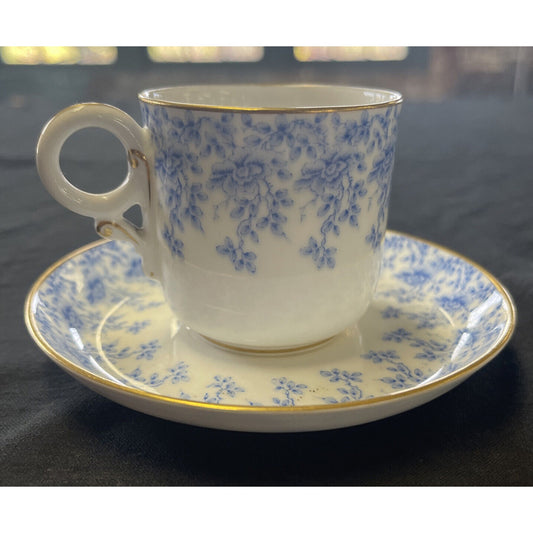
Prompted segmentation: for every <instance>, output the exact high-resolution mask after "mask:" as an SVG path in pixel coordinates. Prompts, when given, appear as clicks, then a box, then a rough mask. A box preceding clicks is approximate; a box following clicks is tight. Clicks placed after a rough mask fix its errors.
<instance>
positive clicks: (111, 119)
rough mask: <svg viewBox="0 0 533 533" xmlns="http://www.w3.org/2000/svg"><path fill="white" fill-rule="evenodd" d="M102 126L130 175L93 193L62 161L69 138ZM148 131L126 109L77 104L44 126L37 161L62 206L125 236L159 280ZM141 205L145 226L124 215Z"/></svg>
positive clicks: (102, 230)
mask: <svg viewBox="0 0 533 533" xmlns="http://www.w3.org/2000/svg"><path fill="white" fill-rule="evenodd" d="M90 127H97V128H103V129H105V130H107V131H109V132H111V133H112V134H114V135H115V136H116V137H117V138H118V139H119V141H120V142H121V143H122V145H123V146H124V148H125V150H126V154H127V158H128V173H127V175H126V177H125V179H124V181H123V182H122V183H121V184H120V185H119V186H118V187H117V188H116V189H113V190H112V191H109V192H106V193H103V194H93V193H88V192H85V191H82V190H81V189H78V188H77V187H75V186H74V185H72V183H70V182H69V181H68V179H67V178H66V177H65V175H64V174H63V172H62V171H61V167H60V164H59V155H60V153H61V148H62V147H63V144H64V143H65V141H66V140H67V139H68V138H69V137H70V136H71V135H72V134H73V133H75V132H76V131H78V130H81V129H83V128H90ZM150 150H151V149H150V141H149V133H148V131H147V130H145V129H143V128H142V127H141V126H139V125H138V124H137V122H136V121H135V120H133V119H132V118H131V117H130V116H129V115H128V114H127V113H125V112H124V111H121V110H120V109H117V108H116V107H113V106H110V105H107V104H98V103H84V104H76V105H73V106H70V107H67V108H66V109H63V110H62V111H60V112H59V113H57V114H56V115H55V116H54V117H52V119H51V120H50V121H49V122H48V123H47V124H46V126H45V127H44V128H43V130H42V132H41V136H40V138H39V142H38V143H37V152H36V161H37V170H38V172H39V175H40V177H41V181H42V182H43V184H44V186H45V187H46V189H47V190H48V192H49V193H50V194H51V195H52V196H53V197H54V198H55V199H56V200H57V201H58V202H59V203H61V204H62V205H64V206H65V207H67V208H68V209H70V210H71V211H74V212H75V213H78V214H80V215H84V216H89V217H93V218H94V220H95V228H96V232H97V233H98V234H99V235H100V236H102V237H104V238H106V239H117V240H126V241H130V242H131V243H133V244H134V246H135V248H136V249H137V251H138V252H139V253H140V255H141V256H142V258H143V267H144V271H145V273H146V275H148V276H150V277H156V278H158V277H159V276H158V268H156V264H155V262H156V257H157V254H154V253H150V250H149V249H150V247H151V246H153V245H155V243H154V242H153V240H152V239H150V236H151V230H152V227H153V221H152V218H151V210H150V204H151V192H150V188H151V171H150V160H149V157H150ZM134 205H139V206H140V208H141V213H142V220H143V224H142V228H137V227H136V226H135V225H133V224H132V223H131V222H129V221H128V220H127V219H125V218H124V216H123V215H124V213H125V212H126V211H127V210H128V209H129V208H130V207H132V206H134Z"/></svg>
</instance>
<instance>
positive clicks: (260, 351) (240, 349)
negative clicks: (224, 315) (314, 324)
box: [197, 333, 335, 356]
mask: <svg viewBox="0 0 533 533" xmlns="http://www.w3.org/2000/svg"><path fill="white" fill-rule="evenodd" d="M197 335H198V336H199V337H200V338H202V339H203V340H204V341H206V342H208V343H209V344H212V345H214V346H216V347H217V348H222V349H223V350H226V351H230V352H234V353H240V354H243V355H256V356H278V355H293V354H294V355H296V354H301V353H304V352H308V351H310V350H314V349H315V348H319V347H322V346H324V345H325V344H327V343H328V342H330V341H331V340H332V339H333V338H334V337H335V336H332V337H328V338H326V339H322V340H320V341H318V342H313V343H310V344H301V345H296V346H282V347H280V346H265V347H257V346H243V345H239V344H228V343H225V342H221V341H217V340H215V339H212V338H211V337H206V336H205V335H202V334H200V333H197Z"/></svg>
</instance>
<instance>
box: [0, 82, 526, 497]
mask: <svg viewBox="0 0 533 533" xmlns="http://www.w3.org/2000/svg"><path fill="white" fill-rule="evenodd" d="M75 90H76V87H74V88H73V89H72V91H71V92H72V94H70V95H69V94H64V95H63V96H64V99H59V100H61V101H58V99H57V98H56V99H53V98H51V97H48V96H46V95H45V94H35V95H33V96H31V95H28V96H25V97H22V98H20V99H17V98H10V99H8V98H4V99H0V239H1V240H0V243H1V245H0V246H1V247H0V250H1V253H0V291H1V292H0V302H1V306H0V313H1V314H0V317H1V319H0V484H1V485H9V486H12V485H319V486H324V485H358V486H359V485H470V486H472V485H474V486H477V485H530V484H531V483H532V481H533V455H532V442H533V441H532V438H533V394H532V384H533V357H532V349H533V209H532V208H531V202H532V198H533V179H532V171H533V152H532V148H533V99H531V98H529V99H524V100H511V99H508V100H504V99H502V98H499V99H495V98H492V99H491V98H479V99H462V100H449V101H444V102H441V103H422V102H410V101H406V103H405V104H404V108H403V111H402V116H401V120H400V137H399V145H398V151H397V159H396V168H395V175H394V182H393V191H392V198H391V205H390V217H389V227H390V228H392V229H396V230H400V231H404V232H407V233H410V234H412V235H415V236H420V237H423V238H426V239H430V240H432V241H434V242H436V243H439V244H442V245H445V246H447V247H450V248H452V249H454V250H456V251H457V252H460V253H462V254H464V255H466V256H468V257H469V258H471V259H472V260H474V261H476V262H478V263H479V264H481V265H482V266H484V267H485V268H487V269H488V270H489V271H490V272H491V273H493V274H494V275H495V276H496V277H498V278H499V280H500V281H501V282H502V283H503V284H504V285H505V286H506V287H507V288H508V289H509V290H510V292H511V294H512V296H513V297H514V299H515V302H516V305H517V309H518V326H517V330H516V332H515V335H514V336H513V338H512V340H511V342H510V343H509V345H508V347H507V348H506V349H505V350H504V351H502V353H501V354H500V355H499V356H498V357H497V358H496V359H495V360H493V361H492V362H491V363H490V364H488V365H487V366H486V367H484V368H483V369H481V370H480V371H479V372H478V373H476V374H475V375H474V376H473V377H471V378H470V379H468V380H467V381H465V382H464V383H463V384H461V385H460V386H459V387H457V388H456V389H454V390H452V391H451V392H449V393H447V394H446V395H444V396H442V397H440V398H438V399H436V400H434V401H433V402H431V403H429V404H426V405H424V406H422V407H419V408H417V409H414V410H412V411H409V412H407V413H403V414H400V415H397V416H395V417H392V418H389V419H386V420H381V421H378V422H373V423H370V424H367V425H363V426H357V427H353V428H347V429H341V430H335V431H326V432H316V433H303V434H253V433H233V432H226V431H217V430H211V429H204V428H198V427H192V426H185V425H181V424H177V423H172V422H167V421H164V420H159V419H156V418H152V417H150V416H147V415H144V414H140V413H137V412H134V411H131V410H129V409H127V408H125V407H121V406H119V405H116V404H114V403H112V402H111V401H109V400H107V399H105V398H102V397H100V396H98V395H97V394H95V393H93V392H91V391H90V390H88V389H86V388H85V387H83V386H82V385H81V384H79V383H78V382H76V381H75V380H74V379H72V378H71V377H69V376H68V375H67V374H66V373H65V372H63V371H62V370H61V369H59V368H58V367H56V366H55V365H54V364H53V363H52V362H51V361H50V360H49V359H48V358H47V357H46V356H45V355H44V354H43V353H42V352H40V350H39V349H38V348H37V346H35V344H34V343H33V341H32V340H31V339H30V337H29V335H28V333H27V332H26V329H25V326H24V323H23V315H22V307H23V303H24V298H25V296H26V293H27V291H28V290H29V288H30V286H31V284H32V283H33V281H34V280H35V279H36V278H37V276H38V275H39V274H40V273H41V272H42V271H43V270H45V269H46V268H47V267H48V266H49V265H50V264H51V263H53V262H54V261H55V260H57V259H58V258H60V257H61V256H63V255H64V254H66V253H68V252H70V251H72V250H74V249H75V248H77V247H79V246H81V245H83V244H85V243H88V242H90V241H93V240H95V239H96V238H97V237H96V235H95V234H94V232H93V222H92V220H89V219H86V218H83V217H80V216H78V215H74V214H72V213H70V212H69V211H67V210H66V209H64V208H63V207H62V206H60V205H59V204H57V203H56V202H55V201H54V200H53V199H52V198H51V197H50V196H49V195H48V194H47V193H46V191H45V190H44V188H43V187H42V185H41V184H40V181H39V179H38V176H37V172H36V169H35V164H34V148H35V144H36V141H37V138H38V134H39V132H40V129H41V127H42V126H43V125H44V123H45V122H46V120H47V119H48V118H49V117H50V116H52V115H53V114H54V113H55V112H57V111H59V109H61V108H62V107H64V106H65V105H67V104H70V103H74V102H75V101H76V100H78V101H79V98H78V97H77V96H76V94H75ZM134 95H135V91H131V92H130V91H128V92H127V93H124V94H122V93H118V92H115V93H112V92H111V91H110V93H109V95H107V96H108V98H107V99H106V101H107V102H108V103H112V104H115V105H118V106H119V107H122V108H123V109H124V110H125V111H128V112H130V113H132V114H133V116H134V117H135V118H137V119H139V118H140V113H139V110H138V106H137V103H136V101H135V97H134ZM121 150H122V149H121V147H120V145H119V144H118V141H115V140H113V138H111V136H110V135H107V134H101V135H95V136H91V132H89V131H87V132H85V133H79V134H77V135H76V136H75V137H73V138H72V139H71V140H70V141H69V143H68V145H67V146H66V147H65V150H64V168H65V169H66V172H67V173H70V174H72V175H73V176H75V179H73V181H74V182H75V183H76V184H78V185H82V186H84V187H86V188H88V189H89V190H92V191H93V192H97V191H99V192H101V191H103V190H105V189H108V188H110V185H112V184H116V183H118V182H120V181H121V179H122V177H123V175H124V173H125V169H126V163H125V160H124V157H123V155H122V153H121Z"/></svg>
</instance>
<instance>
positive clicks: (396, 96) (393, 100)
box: [137, 83, 403, 113]
mask: <svg viewBox="0 0 533 533" xmlns="http://www.w3.org/2000/svg"><path fill="white" fill-rule="evenodd" d="M239 87H241V88H276V87H280V88H299V89H303V88H323V89H347V90H355V91H360V92H363V91H369V92H370V91H372V92H375V93H381V95H383V96H388V97H389V100H387V101H379V102H373V103H361V104H340V105H309V106H305V105H304V106H284V107H275V106H264V107H262V106H257V107H256V106H253V107H248V106H239V105H217V104H205V103H192V102H179V101H176V100H173V99H170V98H168V99H165V98H164V97H160V96H157V93H160V92H164V91H170V90H177V89H184V90H185V89H188V90H191V89H203V88H219V89H220V88H225V89H238V88H239ZM137 97H138V99H139V100H140V101H141V102H144V103H145V104H151V105H159V106H163V107H177V108H181V109H190V110H204V111H219V112H226V113H229V112H232V113H331V112H343V111H360V110H364V109H378V108H383V107H390V106H395V105H399V104H401V103H402V102H403V96H402V94H401V93H399V92H398V91H395V90H392V89H382V88H377V87H366V86H352V85H332V84H319V83H317V84H314V83H312V84H307V83H301V84H300V83H287V84H283V83H278V84H261V83H246V84H244V83H239V84H191V85H176V86H167V87H158V88H152V89H145V90H143V91H141V92H139V93H138V95H137Z"/></svg>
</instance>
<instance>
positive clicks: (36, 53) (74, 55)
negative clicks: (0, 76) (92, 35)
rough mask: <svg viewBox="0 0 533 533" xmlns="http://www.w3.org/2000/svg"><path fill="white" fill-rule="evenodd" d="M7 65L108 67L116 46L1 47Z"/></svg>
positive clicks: (115, 56) (3, 60)
mask: <svg viewBox="0 0 533 533" xmlns="http://www.w3.org/2000/svg"><path fill="white" fill-rule="evenodd" d="M0 58H1V59H2V62H3V63H6V64H7V65H110V64H112V63H114V62H115V61H116V60H117V47H116V46H2V47H0Z"/></svg>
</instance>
